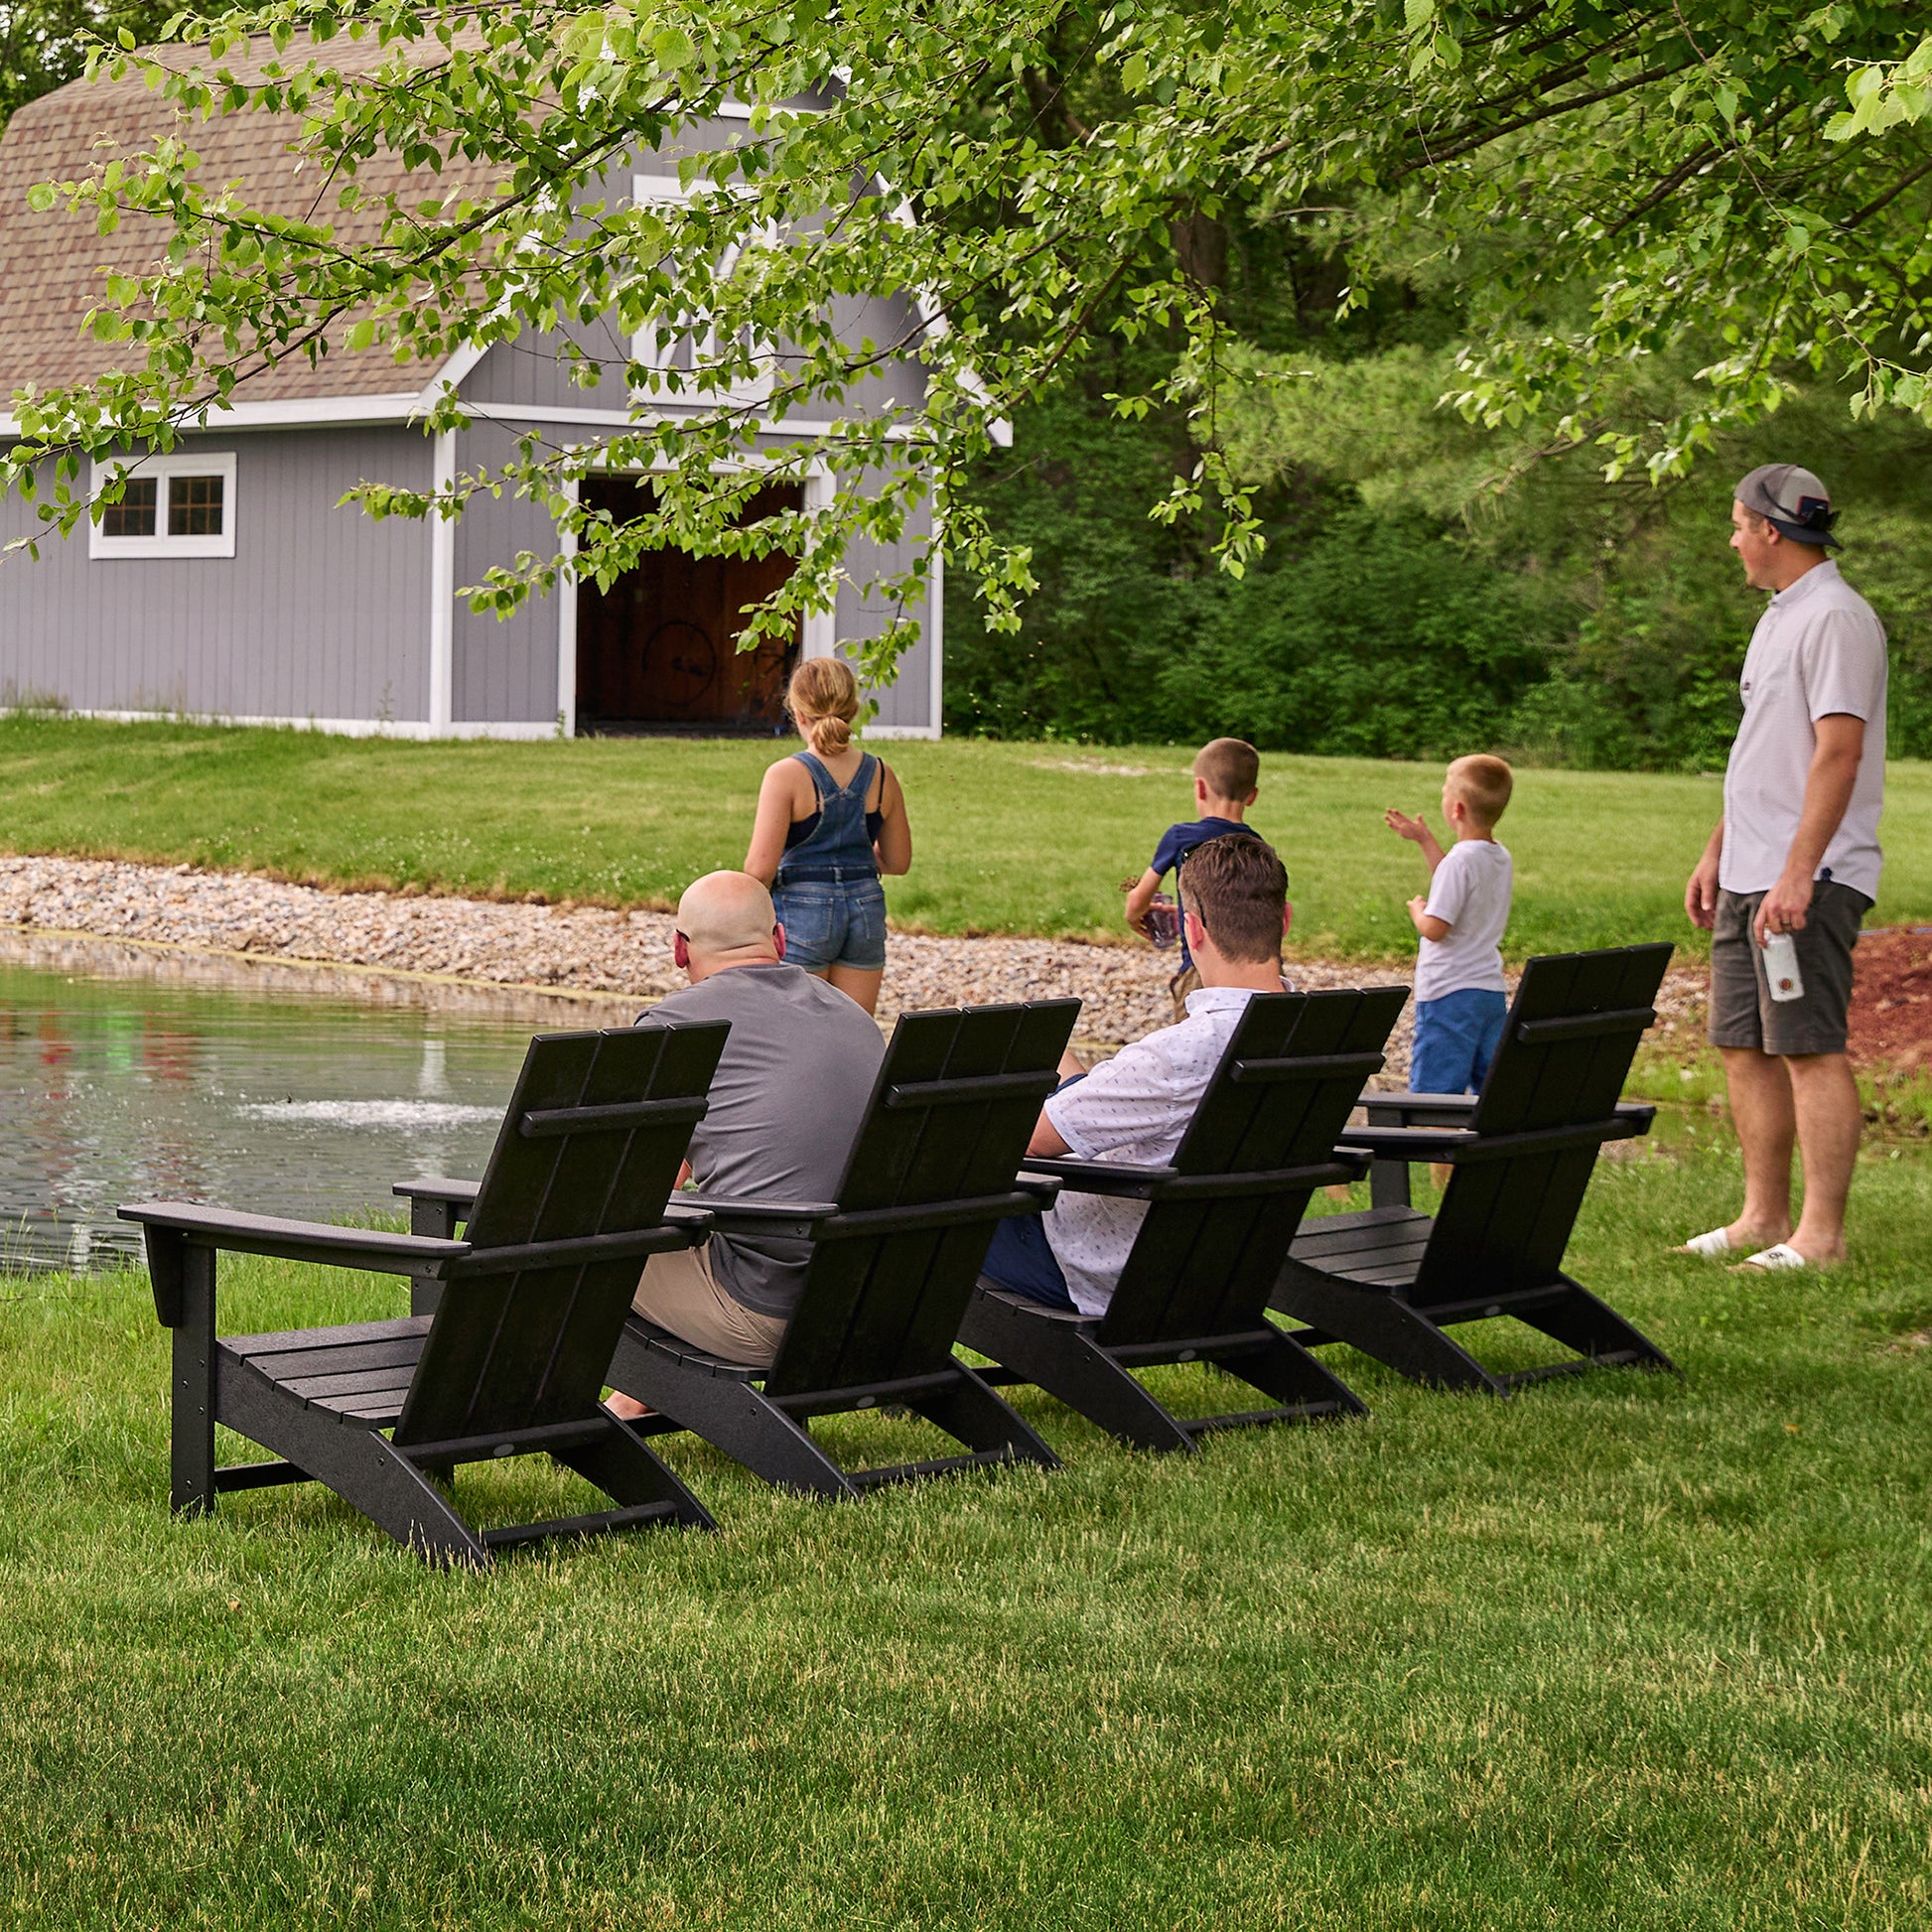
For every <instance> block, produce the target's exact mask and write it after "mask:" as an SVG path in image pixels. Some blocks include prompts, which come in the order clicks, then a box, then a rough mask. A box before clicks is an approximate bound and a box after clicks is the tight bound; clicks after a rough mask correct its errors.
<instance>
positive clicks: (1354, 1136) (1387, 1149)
mask: <svg viewBox="0 0 1932 1932" xmlns="http://www.w3.org/2000/svg"><path fill="white" fill-rule="evenodd" d="M1476 1144H1477V1137H1476V1136H1475V1135H1474V1134H1471V1133H1470V1132H1469V1130H1468V1129H1467V1128H1465V1127H1344V1128H1343V1129H1342V1130H1341V1141H1340V1144H1339V1145H1338V1146H1337V1148H1336V1149H1335V1152H1336V1154H1337V1155H1340V1154H1344V1153H1347V1152H1350V1151H1354V1152H1356V1153H1360V1154H1365V1155H1367V1156H1368V1157H1369V1158H1370V1159H1371V1160H1380V1161H1452V1160H1453V1159H1454V1158H1455V1156H1454V1150H1455V1149H1456V1148H1466V1147H1474V1146H1475V1145H1476Z"/></svg>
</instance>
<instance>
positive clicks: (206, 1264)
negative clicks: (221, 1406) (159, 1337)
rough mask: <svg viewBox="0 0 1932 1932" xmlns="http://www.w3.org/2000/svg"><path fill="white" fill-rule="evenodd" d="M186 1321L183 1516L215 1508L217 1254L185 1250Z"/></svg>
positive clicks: (176, 1495) (175, 1460)
mask: <svg viewBox="0 0 1932 1932" xmlns="http://www.w3.org/2000/svg"><path fill="white" fill-rule="evenodd" d="M181 1266H182V1293H181V1319H180V1320H179V1321H178V1322H177V1323H176V1325H175V1326H174V1328H173V1329H172V1330H171V1331H170V1333H171V1336H172V1339H173V1344H174V1349H173V1354H174V1360H173V1382H174V1388H173V1402H172V1417H171V1429H172V1436H171V1440H170V1443H169V1449H168V1507H169V1508H170V1509H171V1510H173V1511H174V1512H175V1514H176V1515H178V1516H206V1515H208V1514H209V1513H211V1512H212V1510H213V1508H214V1373H215V1370H214V1363H215V1341H214V1250H213V1249H212V1248H198V1247H189V1246H187V1245H186V1244H184V1246H183V1250H182V1263H181Z"/></svg>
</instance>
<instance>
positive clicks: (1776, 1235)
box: [1665, 1221, 1791, 1257]
mask: <svg viewBox="0 0 1932 1932" xmlns="http://www.w3.org/2000/svg"><path fill="white" fill-rule="evenodd" d="M1714 1231H1715V1232H1718V1233H1721V1234H1723V1236H1724V1238H1725V1253H1728V1254H1734V1255H1751V1254H1756V1253H1757V1252H1758V1251H1759V1250H1760V1249H1763V1248H1775V1247H1776V1246H1777V1244H1778V1243H1779V1242H1780V1241H1785V1240H1789V1239H1790V1235H1791V1229H1790V1227H1789V1225H1788V1224H1787V1225H1786V1226H1785V1227H1783V1228H1770V1227H1761V1228H1754V1227H1746V1226H1745V1224H1744V1223H1743V1222H1742V1221H1732V1222H1731V1223H1730V1225H1729V1226H1728V1227H1726V1228H1721V1229H1717V1230H1714ZM1710 1238H1711V1237H1710V1236H1709V1235H1702V1234H1701V1235H1699V1236H1698V1238H1697V1239H1696V1240H1695V1241H1685V1242H1681V1243H1679V1245H1678V1246H1676V1247H1675V1248H1667V1249H1666V1250H1665V1253H1667V1254H1673V1255H1700V1256H1705V1257H1710V1256H1711V1255H1712V1254H1713V1250H1712V1249H1710V1248H1708V1247H1706V1246H1704V1245H1703V1244H1704V1243H1705V1242H1707V1241H1709V1240H1710Z"/></svg>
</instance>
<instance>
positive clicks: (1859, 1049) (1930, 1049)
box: [1852, 926, 1932, 1073]
mask: <svg viewBox="0 0 1932 1932" xmlns="http://www.w3.org/2000/svg"><path fill="white" fill-rule="evenodd" d="M1854 958H1855V960H1856V962H1857V970H1856V972H1855V973H1854V975H1853V979H1852V1058H1853V1060H1854V1061H1855V1062H1856V1064H1857V1065H1858V1066H1859V1067H1860V1069H1861V1070H1862V1071H1865V1072H1869V1071H1872V1070H1874V1069H1876V1068H1878V1067H1889V1068H1890V1069H1892V1070H1893V1071H1894V1072H1898V1073H1914V1072H1917V1071H1918V1070H1919V1069H1921V1068H1922V1067H1924V1066H1925V1065H1926V1064H1927V1062H1928V1060H1932V926H1893V927H1890V928H1889V929H1880V930H1877V931H1873V932H1867V933H1865V934H1863V937H1861V939H1860V940H1859V949H1858V951H1857V953H1856V954H1855V955H1854Z"/></svg>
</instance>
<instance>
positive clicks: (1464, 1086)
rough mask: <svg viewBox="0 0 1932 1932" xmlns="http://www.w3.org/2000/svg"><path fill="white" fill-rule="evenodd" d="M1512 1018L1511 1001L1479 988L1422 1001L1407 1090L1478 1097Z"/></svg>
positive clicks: (1498, 994) (1465, 988) (1505, 995)
mask: <svg viewBox="0 0 1932 1932" xmlns="http://www.w3.org/2000/svg"><path fill="white" fill-rule="evenodd" d="M1508 1014H1509V996H1508V995H1507V994H1504V993H1496V992H1493V991H1491V990H1489V989H1488V988H1486V987H1480V986H1465V987H1464V988H1463V989H1462V990H1461V991H1460V992H1459V993H1445V994H1444V995H1443V997H1442V998H1441V999H1440V1000H1418V1001H1417V1002H1416V1043H1415V1045H1414V1046H1413V1047H1412V1048H1411V1049H1410V1052H1409V1091H1410V1092H1411V1093H1469V1092H1476V1093H1480V1092H1481V1091H1482V1083H1483V1081H1484V1080H1485V1079H1487V1078H1488V1076H1489V1062H1490V1061H1491V1060H1493V1059H1494V1058H1495V1057H1496V1048H1497V1047H1498V1046H1500V1045H1501V1044H1502V1043H1503V1022H1504V1020H1505V1019H1506V1018H1507V1017H1508Z"/></svg>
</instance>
